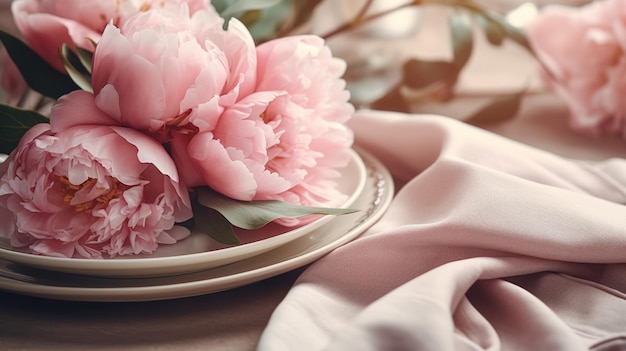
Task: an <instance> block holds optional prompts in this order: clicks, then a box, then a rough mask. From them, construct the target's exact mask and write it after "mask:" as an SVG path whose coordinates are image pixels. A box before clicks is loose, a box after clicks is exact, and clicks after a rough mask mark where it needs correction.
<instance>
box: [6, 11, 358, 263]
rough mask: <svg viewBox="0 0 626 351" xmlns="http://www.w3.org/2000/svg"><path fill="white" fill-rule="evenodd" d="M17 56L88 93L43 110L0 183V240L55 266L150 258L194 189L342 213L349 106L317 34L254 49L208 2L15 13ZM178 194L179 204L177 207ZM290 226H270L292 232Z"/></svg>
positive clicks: (242, 30) (176, 236)
mask: <svg viewBox="0 0 626 351" xmlns="http://www.w3.org/2000/svg"><path fill="white" fill-rule="evenodd" d="M13 11H14V17H15V20H16V23H17V25H18V28H19V29H20V31H21V33H22V34H23V37H24V39H25V41H26V43H27V44H28V45H29V46H31V47H32V49H33V50H34V51H35V52H36V53H37V54H38V55H39V56H40V57H42V58H44V59H45V60H46V61H47V62H49V63H50V64H51V65H52V66H53V67H54V68H56V69H58V70H60V71H63V72H65V70H66V69H67V68H68V58H67V57H64V56H63V55H61V57H59V55H58V52H59V51H60V48H61V47H64V46H65V47H69V49H70V50H72V51H78V52H89V53H92V56H91V55H84V54H78V55H76V57H80V58H85V57H87V58H89V60H85V61H90V62H89V64H87V65H86V66H85V67H84V68H85V71H86V72H87V74H86V76H87V78H88V79H87V82H88V84H87V86H85V84H82V85H80V86H81V87H82V88H83V89H74V90H72V91H71V92H69V93H67V94H65V95H63V96H61V97H60V98H59V99H58V100H56V101H55V103H54V105H53V107H52V110H51V113H50V115H49V123H42V124H37V125H35V126H34V127H32V128H31V129H30V130H28V132H27V133H26V134H25V135H24V136H23V138H22V140H21V141H20V143H19V144H18V145H17V147H16V148H15V150H14V151H13V152H11V154H10V155H9V158H8V160H7V161H6V162H4V163H3V164H2V169H1V170H0V174H2V178H0V216H2V218H3V219H10V220H9V221H6V220H5V221H3V224H2V225H1V226H0V230H1V232H0V234H1V235H3V236H5V237H8V238H10V241H11V244H12V245H14V246H16V247H26V248H28V249H29V250H30V251H32V252H34V253H37V254H44V255H55V256H63V257H77V256H78V257H89V258H95V257H112V256H116V255H124V254H138V253H150V252H153V251H154V250H155V249H156V247H157V246H158V244H161V243H174V242H176V241H177V240H180V239H182V238H184V237H186V236H187V235H188V234H189V229H187V228H186V227H183V226H180V225H177V223H180V222H183V221H186V220H188V219H190V218H191V217H192V216H193V213H192V209H194V208H195V207H196V205H194V191H195V190H196V189H200V188H203V187H208V188H210V189H211V190H212V191H214V192H216V193H219V194H221V195H223V196H226V197H228V198H230V199H233V200H240V201H255V200H279V201H282V202H285V203H288V204H293V205H302V206H327V207H332V206H336V205H338V204H340V203H341V202H342V201H343V199H344V198H345V195H344V194H341V193H340V192H339V191H338V190H337V188H336V184H335V181H334V180H335V179H336V178H337V177H338V176H339V172H338V169H339V168H340V167H344V166H345V165H346V164H347V162H348V161H349V159H350V147H351V145H352V132H351V131H350V130H349V129H348V128H347V127H346V126H345V122H346V121H347V120H348V119H349V118H350V116H351V114H352V112H353V107H352V105H350V104H349V103H348V99H349V93H348V92H347V91H346V90H345V83H344V81H343V80H342V79H341V78H340V77H341V75H342V74H343V72H344V70H345V63H344V62H343V61H341V60H339V59H337V58H334V57H333V56H332V54H331V52H330V49H329V48H328V47H327V46H326V45H325V43H324V41H323V40H322V39H321V38H320V37H317V36H312V35H302V36H287V37H282V38H277V39H273V40H270V41H267V42H265V43H263V44H261V45H258V46H257V45H255V42H254V40H253V38H252V36H251V34H250V32H249V30H248V29H247V28H246V26H245V25H244V24H243V23H241V22H240V21H239V20H237V19H234V18H232V19H230V20H229V21H228V22H226V23H225V20H224V19H223V18H222V17H220V15H219V14H218V13H217V12H216V11H215V10H214V8H213V7H212V6H211V4H210V3H209V2H208V1H201V0H195V1H192V0H190V1H182V0H159V1H145V0H142V1H139V0H124V1H119V0H117V1H114V0H106V1H105V0H103V1H94V2H84V1H82V2H81V1H77V0H66V1H47V0H18V1H16V2H15V3H14V4H13ZM190 194H191V196H190ZM297 222H298V221H283V223H290V224H295V223H297Z"/></svg>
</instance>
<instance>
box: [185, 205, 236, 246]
mask: <svg viewBox="0 0 626 351" xmlns="http://www.w3.org/2000/svg"><path fill="white" fill-rule="evenodd" d="M193 214H194V222H195V229H197V230H199V231H201V232H203V233H206V234H207V235H208V236H209V237H211V238H212V239H213V240H215V241H217V242H219V243H222V244H226V245H239V244H241V241H240V240H239V238H238V237H237V235H235V231H234V230H233V226H232V225H231V224H230V222H228V220H227V219H226V218H225V217H224V216H222V215H221V214H220V213H219V212H217V211H216V210H214V209H212V208H208V207H204V206H201V205H196V206H194V208H193Z"/></svg>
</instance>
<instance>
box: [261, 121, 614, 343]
mask: <svg viewBox="0 0 626 351" xmlns="http://www.w3.org/2000/svg"><path fill="white" fill-rule="evenodd" d="M351 126H352V128H353V129H354V130H355V132H356V135H357V143H358V144H360V145H361V146H362V147H365V148H366V149H367V150H369V151H370V152H372V153H374V154H375V155H376V156H378V157H379V159H381V160H383V161H384V162H385V164H386V165H387V166H388V167H389V169H390V170H391V172H392V174H394V175H395V176H396V177H397V178H398V179H399V180H400V181H401V182H406V185H405V186H404V187H403V188H402V189H401V190H400V191H399V192H398V194H397V196H396V198H395V200H394V202H393V204H392V206H391V208H390V209H389V211H388V213H387V214H386V215H385V216H384V217H383V219H382V220H381V221H380V222H379V223H378V224H377V225H375V226H374V227H373V228H371V229H370V230H369V231H368V232H367V233H366V234H364V235H363V236H362V237H361V238H359V239H357V240H355V241H353V242H352V243H349V244H348V245H345V246H344V247H341V248H339V249H337V250H335V251H334V252H332V253H331V254H329V255H328V256H326V257H325V258H323V259H321V260H319V261H318V262H316V263H315V264H313V265H312V266H311V267H310V268H309V269H308V270H306V271H305V272H304V273H303V274H302V275H301V276H300V278H299V279H298V281H297V282H296V283H295V285H294V287H293V288H292V289H291V290H290V291H289V293H288V295H287V296H286V298H285V299H284V301H282V302H281V304H280V305H279V306H278V308H277V309H276V310H275V312H274V313H273V316H272V318H271V320H270V322H269V325H268V327H267V329H265V332H264V334H263V336H262V338H261V342H260V347H259V349H260V350H564V351H565V350H567V351H571V350H587V349H594V350H621V349H626V301H625V300H624V298H625V296H626V295H625V294H624V292H625V291H626V280H625V279H624V278H625V277H626V264H624V263H625V262H626V208H625V207H624V203H625V202H626V160H624V159H621V158H611V159H606V160H602V161H584V160H574V159H566V158H562V157H559V156H556V155H554V154H552V153H549V152H547V151H544V150H541V149H537V148H533V147H530V146H528V145H524V144H521V143H518V142H514V141H512V140H510V139H506V138H503V137H501V136H498V135H496V134H493V133H490V132H487V131H484V130H482V129H478V128H474V127H471V126H469V125H467V124H463V123H460V122H457V121H455V120H452V119H450V118H446V117H440V116H429V115H420V116H416V115H404V114H394V113H389V112H374V111H360V112H358V113H357V115H356V116H355V118H354V119H353V120H352V122H351ZM625 146H626V145H625Z"/></svg>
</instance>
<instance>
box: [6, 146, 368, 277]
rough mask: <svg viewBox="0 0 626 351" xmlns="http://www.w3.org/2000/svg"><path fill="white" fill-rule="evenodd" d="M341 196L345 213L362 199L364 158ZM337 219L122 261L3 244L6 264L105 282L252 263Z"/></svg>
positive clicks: (199, 240) (199, 241)
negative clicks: (344, 197) (42, 252)
mask: <svg viewBox="0 0 626 351" xmlns="http://www.w3.org/2000/svg"><path fill="white" fill-rule="evenodd" d="M341 172H342V177H341V178H340V179H339V180H338V186H339V190H340V191H341V192H342V193H344V194H349V197H348V199H347V200H346V201H345V202H344V203H343V204H342V205H341V206H339V207H342V208H349V207H351V206H352V205H353V204H354V202H355V201H356V199H357V198H358V197H359V196H360V195H361V193H362V191H363V188H364V186H365V181H366V170H365V165H364V164H363V160H362V159H361V157H360V156H359V154H358V153H357V152H355V151H352V158H351V160H350V163H349V164H348V165H347V166H346V167H345V168H344V169H342V170H341ZM333 217H334V216H320V218H319V219H316V220H315V221H313V222H311V223H308V224H306V225H304V226H301V227H297V228H295V229H293V228H290V227H284V226H280V225H277V224H273V223H270V224H269V225H266V226H265V227H263V228H261V229H258V230H253V231H243V230H242V231H238V236H239V238H240V240H241V241H242V244H241V245H237V246H229V247H226V246H224V245H221V244H220V243H218V242H216V241H215V240H213V239H211V238H210V237H209V236H208V235H206V234H204V233H200V232H194V233H192V234H191V236H190V237H188V238H186V239H185V240H182V241H180V242H178V243H176V244H174V245H161V246H160V247H159V248H158V249H157V250H156V251H155V252H154V253H152V254H149V255H133V256H120V257H115V258H109V259H81V258H62V257H50V256H41V255H33V254H30V253H27V252H23V251H19V250H17V249H15V248H12V247H11V246H10V245H9V243H8V241H7V240H6V239H0V258H2V259H5V260H8V261H12V262H17V263H20V264H23V265H30V266H33V267H39V268H45V269H49V270H54V271H60V272H66V273H75V274H85V275H92V276H102V277H144V276H164V275H172V274H181V273H189V272H194V271H199V270H206V269H209V268H214V267H218V266H222V265H225V264H229V263H232V262H236V261H240V260H243V259H246V258H250V257H252V256H255V255H259V254H262V253H264V252H267V251H269V250H272V249H274V248H276V247H278V246H281V245H284V244H286V243H288V242H290V241H292V240H295V239H297V238H299V237H301V236H303V235H306V234H308V233H310V232H312V231H313V230H315V229H317V228H319V227H321V226H323V225H324V224H327V223H328V222H330V221H331V220H332V219H333Z"/></svg>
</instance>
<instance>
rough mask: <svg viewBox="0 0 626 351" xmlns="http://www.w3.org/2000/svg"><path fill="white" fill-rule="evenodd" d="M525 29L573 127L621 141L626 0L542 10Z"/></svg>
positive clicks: (625, 125) (624, 130) (625, 123)
mask: <svg viewBox="0 0 626 351" xmlns="http://www.w3.org/2000/svg"><path fill="white" fill-rule="evenodd" d="M526 31H527V34H528V39H529V41H530V43H531V45H532V47H533V49H534V50H535V52H536V54H537V57H538V59H539V60H540V62H541V63H542V64H543V66H544V67H545V68H546V69H547V70H548V71H549V72H550V74H551V75H552V77H553V78H554V81H553V82H552V83H554V84H553V86H554V89H555V90H556V92H557V93H558V94H559V95H560V96H562V97H563V98H564V99H565V101H566V102H567V103H568V105H569V107H570V110H571V125H572V127H573V128H574V129H576V130H580V131H583V132H586V133H589V134H592V135H602V134H606V135H621V136H623V137H626V100H625V99H624V95H625V94H626V0H604V1H596V2H593V3H590V4H588V5H586V6H583V7H580V8H575V7H566V6H561V5H550V6H546V7H545V8H544V10H543V11H542V12H541V13H540V14H539V16H537V17H536V19H535V20H534V21H533V22H531V23H530V24H529V25H528V27H527V28H526Z"/></svg>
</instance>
